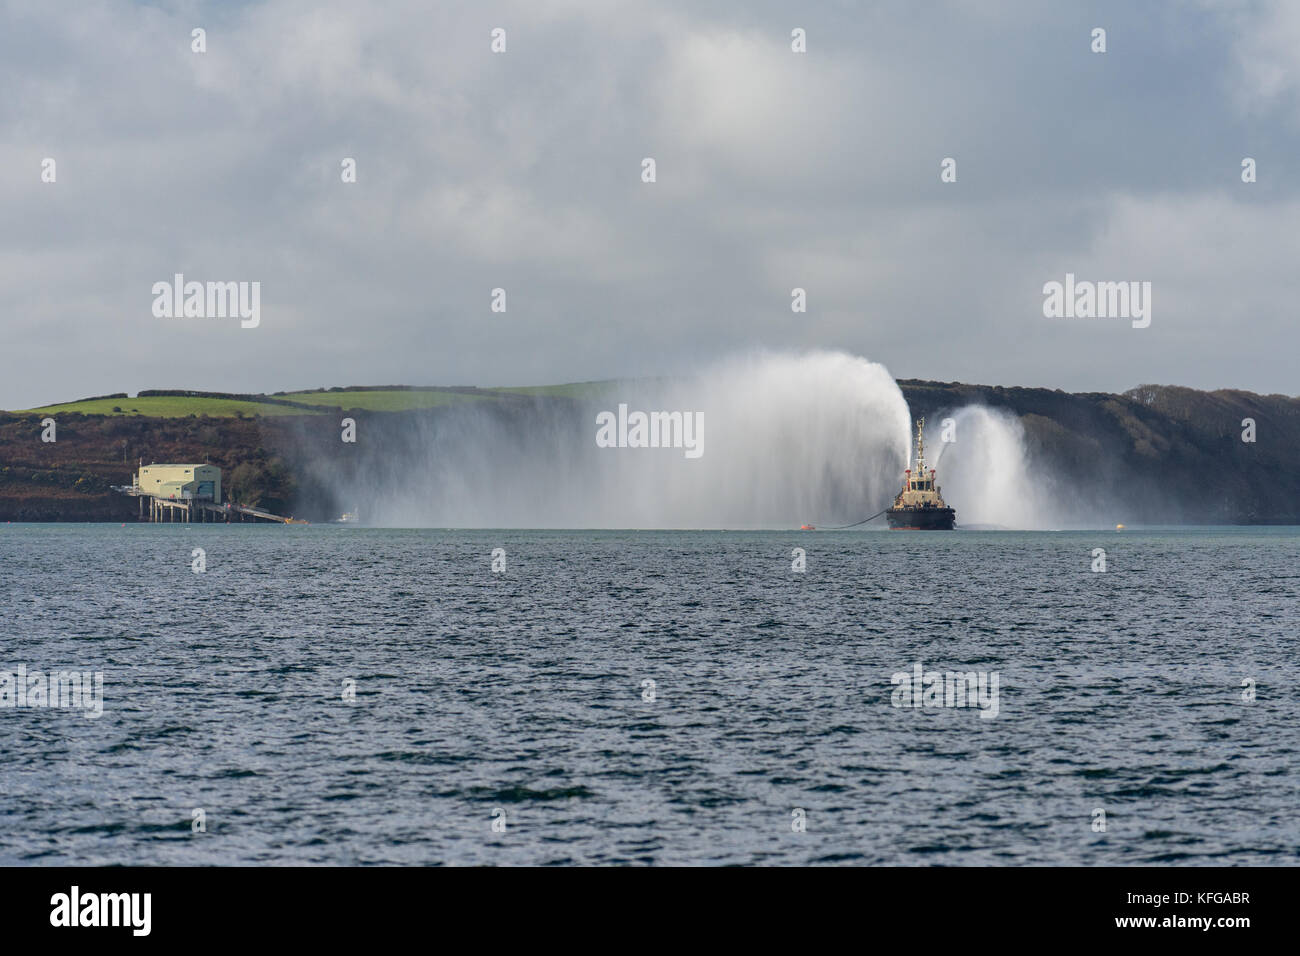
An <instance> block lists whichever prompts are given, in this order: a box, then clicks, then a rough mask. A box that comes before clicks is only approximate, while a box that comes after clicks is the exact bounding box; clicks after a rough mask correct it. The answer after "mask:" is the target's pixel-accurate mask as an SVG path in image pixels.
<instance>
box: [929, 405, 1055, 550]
mask: <svg viewBox="0 0 1300 956" xmlns="http://www.w3.org/2000/svg"><path fill="white" fill-rule="evenodd" d="M941 417H942V418H951V419H952V422H953V424H952V435H951V436H950V437H951V438H952V440H951V441H943V440H942V438H943V427H942V424H941V421H940V417H936V420H934V421H930V422H927V423H926V436H925V438H926V450H927V457H931V458H932V465H931V466H932V467H933V468H935V469H936V470H937V472H938V477H939V485H940V487H941V488H942V489H943V496H944V500H945V502H946V503H947V504H948V505H950V506H952V507H953V508H955V509H956V510H957V523H958V526H961V527H971V526H972V525H992V526H997V527H1003V528H1022V529H1043V528H1050V527H1054V526H1059V524H1058V523H1057V521H1056V519H1055V518H1054V517H1053V508H1052V506H1051V500H1050V497H1049V494H1048V491H1047V485H1046V481H1045V478H1046V476H1044V475H1040V474H1036V473H1035V472H1034V471H1032V470H1031V468H1030V467H1029V462H1028V455H1027V453H1026V451H1025V431H1024V428H1023V427H1022V426H1021V424H1020V420H1019V419H1018V418H1016V417H1015V416H1014V415H1011V414H1009V413H1007V412H1004V411H1000V410H995V409H990V408H986V407H985V406H982V405H966V406H963V407H962V408H959V409H958V410H957V411H956V412H953V413H951V414H948V415H944V416H941ZM936 439H937V440H936ZM931 449H933V450H931Z"/></svg>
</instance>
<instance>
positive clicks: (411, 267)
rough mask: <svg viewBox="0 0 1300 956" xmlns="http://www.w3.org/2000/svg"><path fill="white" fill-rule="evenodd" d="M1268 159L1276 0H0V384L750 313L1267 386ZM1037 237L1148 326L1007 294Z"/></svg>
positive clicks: (17, 389) (1282, 252) (521, 347)
mask: <svg viewBox="0 0 1300 956" xmlns="http://www.w3.org/2000/svg"><path fill="white" fill-rule="evenodd" d="M74 10H75V12H73V11H74ZM196 28H201V29H202V30H204V31H205V35H204V40H205V45H206V50H205V51H204V52H195V50H194V49H193V45H194V42H195V41H194V39H193V34H192V31H193V30H194V29H196ZM498 28H499V29H501V30H504V31H505V51H504V52H499V53H498V52H493V50H492V48H491V47H492V43H493V39H492V32H493V30H495V29H498ZM1096 28H1102V29H1104V30H1105V31H1106V34H1105V39H1106V51H1105V52H1104V53H1099V52H1094V51H1093V49H1092V47H1093V46H1094V43H1095V41H1094V39H1093V31H1094V29H1096ZM796 29H799V30H802V31H804V36H805V37H806V52H802V53H797V52H794V51H793V50H792V38H791V37H792V31H794V30H796ZM647 157H648V158H653V159H654V160H655V181H654V182H645V181H643V160H644V159H645V158H647ZM1246 157H1250V158H1252V159H1254V160H1255V164H1256V181H1255V182H1251V183H1245V182H1243V181H1242V161H1243V159H1244V158H1246ZM946 158H951V159H953V160H955V169H956V179H955V181H953V182H944V181H942V179H941V175H940V174H941V164H942V163H943V161H944V160H945V159H946ZM47 159H53V160H54V167H53V171H54V177H53V178H54V181H53V182H49V181H44V179H46V178H48V174H47V172H46V171H47V169H48V165H47V164H46V162H45V161H46V160H47ZM345 159H351V160H354V161H355V169H356V177H355V179H356V181H355V182H344V181H343V180H344V176H343V165H344V160H345ZM1298 182H1300V4H1296V3H1287V2H1252V3H1245V2H1242V3H1237V2H1222V3H1206V2H1167V3H1142V4H1132V3H1128V2H1120V3H1101V4H1091V5H1089V4H1068V5H1067V4H1044V3H1041V2H1033V0H1025V2H1016V0H1006V2H1000V0H969V2H967V0H950V2H942V0H934V2H920V3H918V2H914V0H906V2H883V3H849V2H823V3H818V4H812V5H809V4H803V3H776V2H768V0H736V2H700V0H694V2H686V0H683V2H664V3H658V4H653V5H651V4H646V3H619V2H611V0H553V2H547V3H544V4H543V3H538V2H536V0H528V2H517V3H494V2H459V3H450V2H448V3H406V2H385V3H379V4H361V3H356V2H355V0H326V2H310V3H309V2H298V0H271V2H263V3H169V2H156V3H148V4H132V3H127V2H101V0H83V2H79V3H78V4H76V5H75V6H70V7H67V8H64V7H63V6H62V5H58V6H51V5H49V4H48V3H43V2H0V407H3V408H27V407H35V406H39V405H42V404H47V403H53V402H57V401H65V400H71V399H75V398H80V397H86V396H92V395H101V394H107V393H113V392H131V393H134V392H136V391H138V390H139V389H144V388H195V389H203V390H214V391H231V392H264V391H279V390H291V389H301V388H314V387H321V386H335V385H354V384H368V385H379V384H399V383H400V384H411V385H434V384H446V385H483V386H493V385H515V384H545V383H557V382H572V381H590V380H597V379H610V378H625V377H640V376H675V375H682V374H687V373H690V372H692V371H693V370H696V369H699V368H701V367H703V366H705V365H707V364H708V363H711V362H715V361H717V360H719V359H723V358H726V357H727V356H731V355H734V354H737V353H744V352H746V351H748V350H752V349H757V348H762V349H768V350H776V351H794V352H798V351H803V350H811V349H838V350H844V351H848V352H851V353H855V354H859V355H862V356H866V357H867V358H869V359H871V360H873V361H877V362H881V363H883V364H884V365H885V366H887V367H888V369H889V370H890V371H891V372H892V373H893V374H894V375H895V376H897V377H899V378H923V379H934V380H939V381H963V382H971V383H981V384H995V385H1006V386H1012V385H1024V386H1043V387H1049V388H1061V389H1064V390H1066V391H1122V390H1125V389H1128V388H1131V387H1134V386H1137V385H1139V384H1144V383H1154V384H1177V385H1187V386H1192V387H1197V388H1243V389H1249V390H1252V391H1258V392H1264V393H1270V392H1280V393H1284V394H1291V395H1294V394H1297V393H1300V386H1298V382H1297V379H1300V375H1297V372H1296V369H1297V365H1298V364H1300V363H1298V362H1297V355H1300V348H1297V346H1300V331H1297V323H1296V317H1295V315H1294V312H1295V307H1296V302H1297V301H1298V300H1300V228H1298V227H1300V201H1298V186H1297V183H1298ZM176 273H181V274H183V275H184V277H185V279H186V281H199V282H208V281H237V282H258V283H260V296H261V307H260V316H259V322H258V324H257V326H256V327H254V328H244V327H242V324H241V322H240V321H239V320H238V319H231V318H217V317H202V318H198V317H194V318H167V317H159V316H157V315H155V314H154V308H153V307H154V304H155V295H154V292H153V287H154V284H155V283H158V282H171V281H172V277H173V276H174V275H175V274H176ZM1067 273H1071V274H1074V275H1075V276H1076V278H1077V280H1090V281H1099V282H1100V281H1125V282H1127V281H1133V282H1150V283H1151V290H1152V293H1151V316H1150V318H1151V322H1150V325H1149V326H1147V327H1145V328H1135V327H1133V324H1132V323H1131V322H1130V321H1129V320H1128V319H1126V318H1123V317H1118V318H1116V317H1110V318H1056V317H1050V318H1049V317H1047V316H1045V315H1044V309H1043V304H1044V291H1043V287H1044V285H1045V284H1046V283H1049V282H1052V281H1058V282H1063V281H1064V279H1065V276H1066V274H1067ZM796 288H800V289H803V290H805V295H806V311H804V312H794V311H792V308H791V304H792V290H793V289H796ZM494 289H503V290H504V291H505V311H503V312H502V311H493V309H492V303H493V290H494ZM499 301H500V300H499V299H498V302H499Z"/></svg>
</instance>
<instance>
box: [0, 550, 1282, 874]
mask: <svg viewBox="0 0 1300 956" xmlns="http://www.w3.org/2000/svg"><path fill="white" fill-rule="evenodd" d="M195 548H203V549H204V550H205V552H206V562H207V570H206V572H205V573H203V574H195V573H193V572H192V571H191V562H192V561H193V549H195ZM495 548H502V549H504V550H505V561H506V568H505V571H504V572H503V573H493V572H492V552H493V549H495ZM794 548H802V549H805V550H806V553H807V555H806V561H807V570H806V571H805V572H803V573H795V572H793V571H792V570H791V563H792V560H793V557H792V549H794ZM1094 548H1104V549H1105V550H1106V561H1107V571H1106V573H1095V572H1093V571H1092V570H1091V566H1092V563H1093V560H1094V559H1093V549H1094ZM1298 598H1300V530H1298V529H1294V528H1288V529H1188V530H1174V531H1125V532H1122V533H1116V532H1069V533H1013V532H955V533H951V534H943V533H938V534H928V535H927V534H917V533H911V534H909V533H904V532H896V533H889V532H879V531H867V532H827V533H823V532H818V533H766V532H761V533H760V532H744V533H731V532H550V531H548V532H529V531H495V532H494V531H473V532H466V531H400V530H371V529H359V528H353V527H283V526H270V525H265V526H238V525H235V526H224V525H215V526H213V525H195V526H192V527H182V526H179V525H154V526H150V525H128V526H126V527H119V526H117V525H111V526H102V525H3V526H0V601H2V602H3V603H2V605H0V610H2V611H3V614H2V615H0V628H2V632H0V633H2V634H3V642H2V644H0V671H9V672H16V669H17V668H18V667H19V665H25V666H26V667H27V669H28V670H29V671H36V670H43V671H50V670H59V669H71V668H76V669H79V670H98V671H102V672H103V676H104V698H103V708H104V709H103V716H102V717H100V718H98V719H88V718H87V717H86V716H85V715H84V714H83V713H80V712H77V711H75V710H70V709H50V708H45V709H36V708H30V707H28V708H18V707H8V708H3V709H0V863H5V864H14V863H23V864H31V863H35V864H52V863H88V864H109V863H176V864H181V863H184V864H209V863H212V864H229V863H324V864H358V863H400V864H426V863H446V864H494V863H500V864H528V863H661V864H695V863H709V864H712V863H760V864H763V863H766V864H775V863H780V864H793V863H884V864H909V865H915V864H945V865H958V864H981V865H983V864H1049V863H1085V864H1102V865H1105V864H1121V863H1138V864H1155V863H1184V864H1206V863H1219V864H1222V863H1269V864H1295V863H1296V862H1297V861H1298V860H1300V812H1298V811H1297V806H1298V805H1300V799H1298V797H1300V787H1298V784H1300V776H1298V775H1300V760H1297V742H1298V741H1300V693H1297V687H1300V682H1298V681H1297V677H1298V676H1300V674H1298V671H1300V668H1297V647H1298V645H1300V640H1298V634H1297V621H1296V610H1297V606H1298V603H1300V602H1298ZM917 663H920V664H921V665H922V666H923V669H924V670H926V671H928V670H932V669H933V670H936V671H944V672H946V671H948V670H953V671H976V672H986V673H990V674H992V673H996V674H997V675H998V680H999V698H998V713H997V716H996V717H993V718H992V719H988V718H982V717H981V716H980V710H979V709H978V708H957V707H953V708H944V707H928V708H921V709H913V708H900V707H895V706H893V691H894V685H893V684H892V683H891V676H892V675H893V674H895V673H896V672H911V671H912V670H913V668H914V666H915V665H916V664H917ZM349 681H354V682H355V699H354V700H350V701H349V700H345V699H344V697H345V688H346V687H348V686H350V685H348V684H347V682H349ZM650 681H653V684H649V683H647V682H650ZM1243 682H1247V684H1245V685H1243ZM1250 682H1253V684H1252V683H1250ZM1251 691H1253V692H1254V694H1255V695H1256V696H1255V699H1254V700H1253V701H1247V700H1244V699H1243V696H1246V697H1249V696H1250V693H1251ZM651 697H652V698H653V699H647V698H651ZM196 808H201V809H202V810H203V813H204V817H205V825H206V832H194V828H193V825H192V822H193V819H194V810H195V809H196ZM796 810H802V811H803V815H802V817H803V819H804V820H805V821H806V831H805V832H795V829H794V827H792V822H794V821H796V820H797V819H798V817H799V814H797V813H795V811H796ZM1097 810H1104V812H1105V831H1104V832H1098V830H1096V829H1094V827H1095V826H1096V825H1097V822H1098V821H1099V820H1100V817H1099V816H1097V814H1096V811H1097ZM494 820H498V821H500V820H504V823H505V830H504V832H498V831H496V830H494V829H493V821H494Z"/></svg>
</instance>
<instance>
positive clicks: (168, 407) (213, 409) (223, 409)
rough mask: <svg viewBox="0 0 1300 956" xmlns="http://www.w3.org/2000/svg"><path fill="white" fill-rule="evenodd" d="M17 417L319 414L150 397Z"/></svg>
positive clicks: (59, 407)
mask: <svg viewBox="0 0 1300 956" xmlns="http://www.w3.org/2000/svg"><path fill="white" fill-rule="evenodd" d="M295 401H296V399H295ZM114 408H120V409H121V411H117V412H115V411H113V409H114ZM14 414H19V415H29V414H36V415H47V414H48V415H58V414H68V415H73V414H76V415H139V416H141V417H144V418H187V417H189V416H190V415H208V416H211V417H212V418H234V417H235V416H237V415H246V416H252V415H314V414H316V413H315V412H312V411H309V410H308V409H305V408H293V407H291V406H288V405H272V404H270V403H266V402H249V401H241V400H239V399H233V398H203V397H194V396H171V395H149V396H146V397H144V398H94V399H90V400H88V401H83V402H66V403H64V404H61V405H45V406H43V407H41V408H27V409H22V410H20V411H17V412H15V413H14Z"/></svg>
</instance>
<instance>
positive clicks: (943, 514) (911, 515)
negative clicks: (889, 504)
mask: <svg viewBox="0 0 1300 956" xmlns="http://www.w3.org/2000/svg"><path fill="white" fill-rule="evenodd" d="M885 518H886V520H887V521H888V522H889V527H890V530H895V531H951V530H952V528H953V525H954V524H955V523H956V520H957V512H956V511H954V510H953V509H952V508H909V507H907V506H904V507H901V508H890V509H889V510H888V511H886V512H885Z"/></svg>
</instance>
